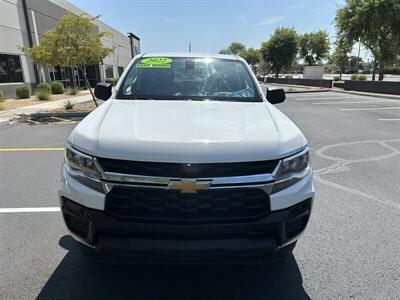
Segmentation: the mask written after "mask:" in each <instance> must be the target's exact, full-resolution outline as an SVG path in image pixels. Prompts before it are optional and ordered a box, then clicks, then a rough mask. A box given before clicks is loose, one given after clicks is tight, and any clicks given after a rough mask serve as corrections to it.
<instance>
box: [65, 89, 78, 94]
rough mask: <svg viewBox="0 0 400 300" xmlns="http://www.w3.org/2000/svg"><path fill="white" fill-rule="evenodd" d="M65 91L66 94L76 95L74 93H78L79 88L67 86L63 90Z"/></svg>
mask: <svg viewBox="0 0 400 300" xmlns="http://www.w3.org/2000/svg"><path fill="white" fill-rule="evenodd" d="M65 93H66V94H67V95H72V96H73V95H76V94H78V93H79V89H78V88H76V87H73V88H67V90H66V91H65Z"/></svg>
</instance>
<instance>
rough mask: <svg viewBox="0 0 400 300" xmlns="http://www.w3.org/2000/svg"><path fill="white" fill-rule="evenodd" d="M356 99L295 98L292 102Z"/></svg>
mask: <svg viewBox="0 0 400 300" xmlns="http://www.w3.org/2000/svg"><path fill="white" fill-rule="evenodd" d="M355 98H356V97H343V98H340V97H329V98H324V97H308V98H295V99H294V101H317V100H321V101H329V100H338V99H344V100H345V99H355Z"/></svg>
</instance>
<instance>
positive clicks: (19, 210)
mask: <svg viewBox="0 0 400 300" xmlns="http://www.w3.org/2000/svg"><path fill="white" fill-rule="evenodd" d="M54 211H60V208H59V207H17V208H0V213H1V214H9V213H31V212H54Z"/></svg>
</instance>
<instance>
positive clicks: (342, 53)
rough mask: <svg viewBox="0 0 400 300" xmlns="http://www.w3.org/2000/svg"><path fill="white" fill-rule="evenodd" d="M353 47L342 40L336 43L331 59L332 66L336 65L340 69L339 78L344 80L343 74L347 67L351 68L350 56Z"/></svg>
mask: <svg viewBox="0 0 400 300" xmlns="http://www.w3.org/2000/svg"><path fill="white" fill-rule="evenodd" d="M350 50H351V47H349V46H348V45H347V44H346V43H344V42H343V41H341V40H337V41H336V47H335V51H334V52H333V53H332V55H331V56H330V58H329V62H330V63H331V64H334V65H336V66H337V67H338V68H339V76H340V79H342V73H343V71H344V69H345V68H346V67H348V66H349V56H348V53H349V52H350Z"/></svg>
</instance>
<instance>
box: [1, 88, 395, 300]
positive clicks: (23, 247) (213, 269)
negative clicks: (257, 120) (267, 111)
mask: <svg viewBox="0 0 400 300" xmlns="http://www.w3.org/2000/svg"><path fill="white" fill-rule="evenodd" d="M278 107H279V108H280V109H281V110H282V111H283V112H284V113H286V114H287V115H288V116H289V117H290V118H291V119H292V120H293V121H294V122H295V123H296V124H297V125H298V126H299V127H300V128H301V129H302V130H303V132H304V134H305V135H306V137H307V139H308V140H309V143H310V147H311V152H312V155H311V160H312V165H313V168H314V170H315V189H316V203H315V210H314V212H313V216H312V219H311V223H310V225H309V228H308V230H307V232H306V233H305V235H304V236H303V238H302V239H301V240H300V241H299V243H298V245H297V248H296V249H295V251H294V255H293V256H291V257H288V258H287V259H285V260H282V261H278V262H274V263H269V264H264V265H258V266H244V265H229V264H223V265H205V266H171V265H163V266H159V265H136V266H131V267H118V266H106V265H100V264H97V265H96V264H93V263H90V262H88V261H85V260H84V259H83V258H82V257H81V256H80V254H79V253H78V252H77V250H76V249H75V248H74V245H73V242H72V239H71V237H70V236H69V235H68V233H67V231H66V229H65V227H64V224H63V221H62V217H61V215H60V212H58V211H57V207H58V200H57V196H56V193H57V192H56V191H57V182H58V172H59V166H60V162H61V160H62V157H63V151H62V147H63V146H64V145H65V141H66V138H67V136H68V134H69V132H70V131H71V130H72V129H73V127H74V126H75V124H55V123H53V124H48V125H27V124H14V125H0V250H1V251H0V253H1V255H0V299H33V298H38V299H126V298H129V299H309V298H311V299H349V298H354V299H399V298H400V289H399V286H400V255H399V252H400V251H399V250H400V238H399V237H400V101H397V100H391V99H384V98H373V97H365V96H357V95H350V94H344V93H336V92H319V93H299V94H288V95H287V101H286V102H285V103H283V104H280V105H278ZM11 148H12V149H11ZM26 148H31V149H26ZM32 208H39V209H40V208H42V209H41V211H39V212H34V211H33V210H34V209H32ZM43 208H44V209H43ZM46 210H47V211H46Z"/></svg>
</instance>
